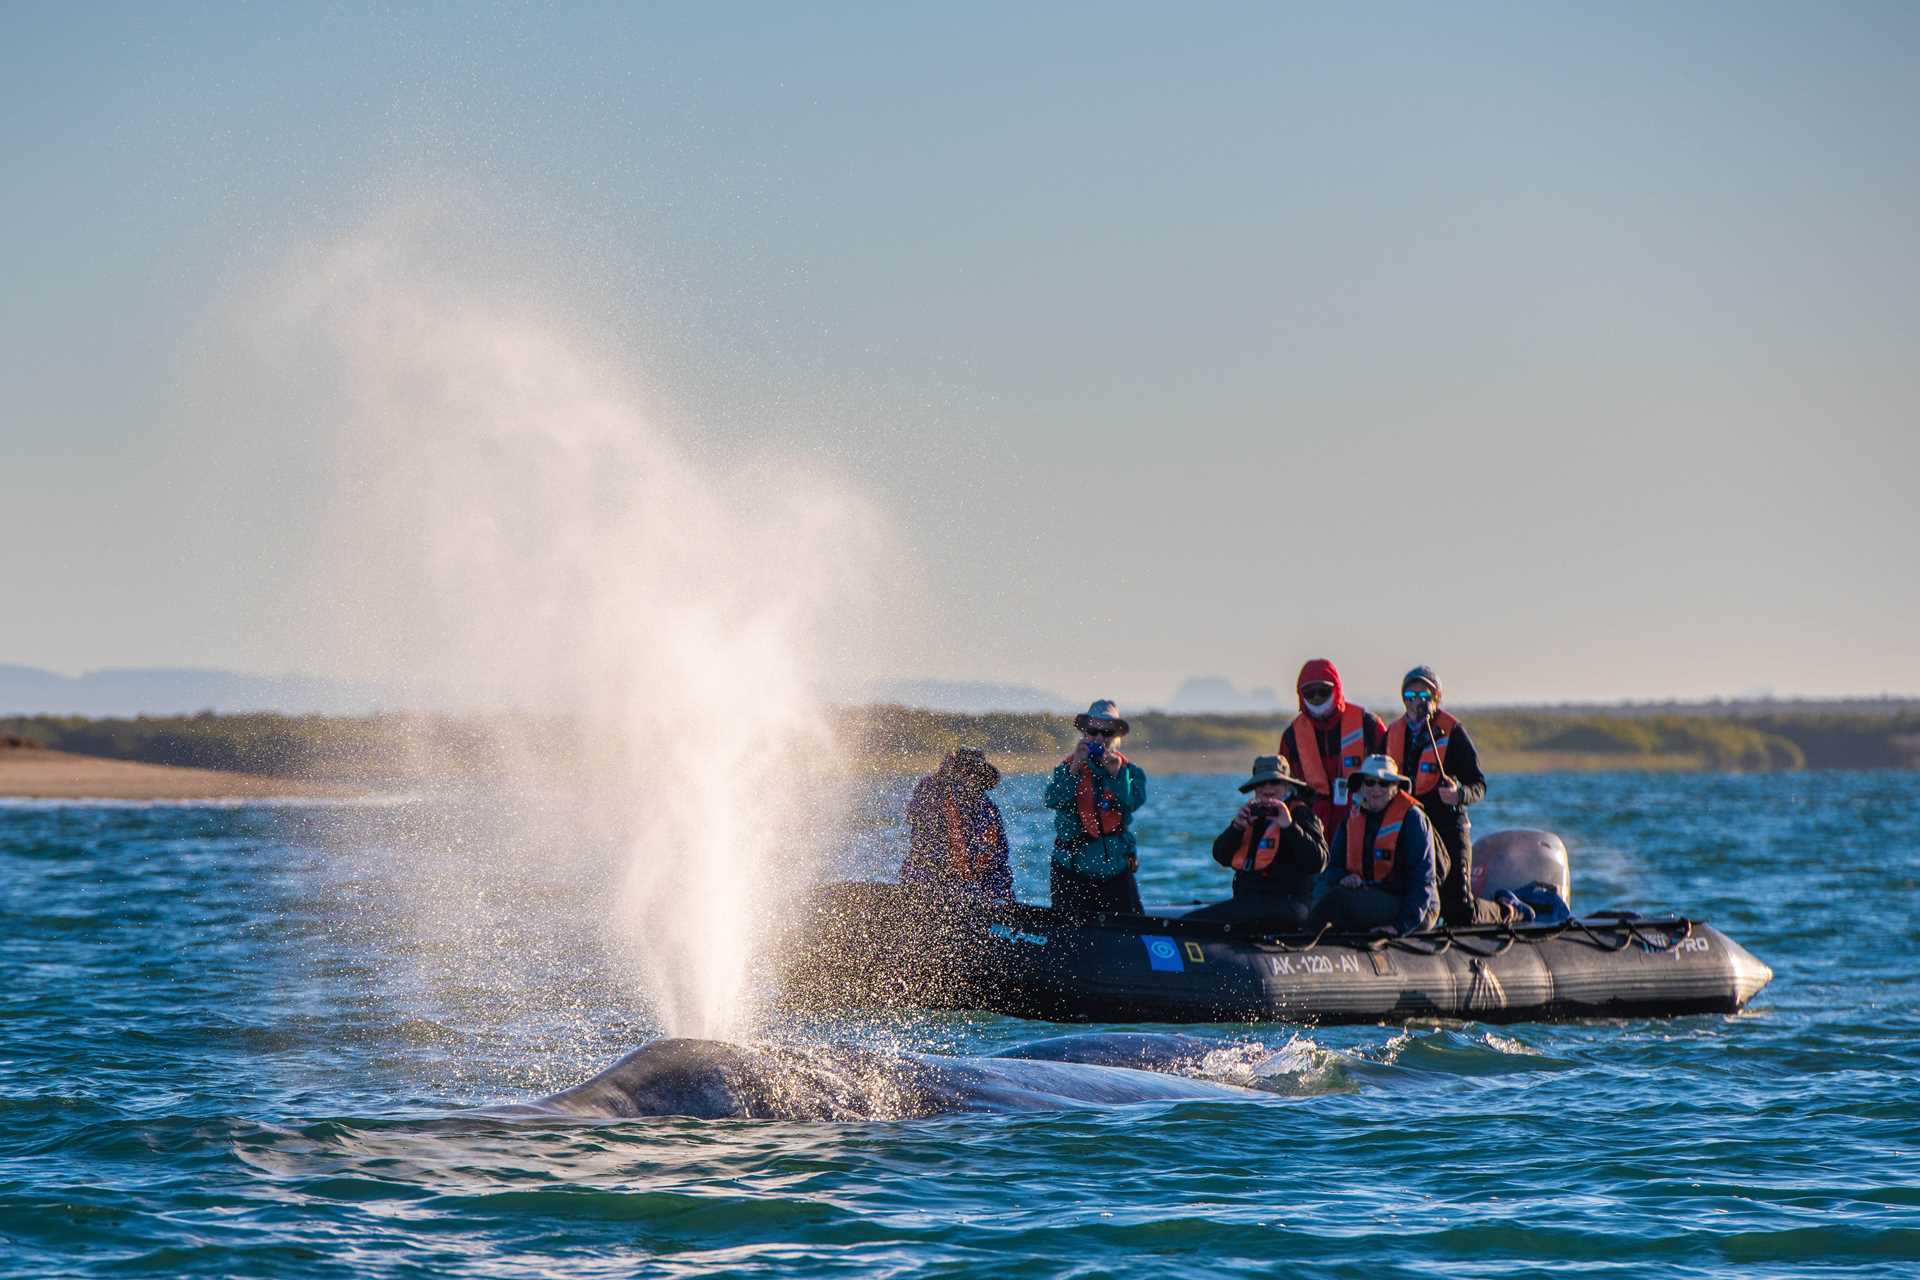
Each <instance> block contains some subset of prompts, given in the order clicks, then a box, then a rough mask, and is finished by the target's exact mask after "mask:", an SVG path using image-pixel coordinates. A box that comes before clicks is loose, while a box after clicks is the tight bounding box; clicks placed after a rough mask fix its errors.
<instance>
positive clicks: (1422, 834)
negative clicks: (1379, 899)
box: [1320, 804, 1440, 933]
mask: <svg viewBox="0 0 1920 1280" xmlns="http://www.w3.org/2000/svg"><path fill="white" fill-rule="evenodd" d="M1381 816H1382V815H1381V814H1378V813H1368V812H1367V811H1366V810H1365V809H1354V810H1352V811H1350V812H1349V813H1348V814H1347V816H1346V819H1345V821H1343V822H1342V823H1341V824H1340V826H1339V827H1338V828H1337V829H1336V830H1335V831H1334V833H1333V839H1332V840H1330V841H1328V842H1327V869H1326V870H1325V871H1323V872H1321V873H1320V884H1321V886H1322V888H1323V890H1331V889H1333V888H1335V887H1337V886H1338V885H1339V883H1340V881H1341V880H1342V879H1343V878H1344V877H1345V876H1346V874H1347V823H1349V822H1354V821H1356V820H1357V821H1361V822H1364V823H1365V824H1366V826H1365V827H1364V828H1363V829H1362V831H1361V837H1362V839H1361V847H1362V848H1365V849H1371V848H1373V838H1374V836H1375V835H1376V834H1377V833H1378V832H1379V830H1380V819H1381ZM1380 887H1381V888H1383V889H1385V890H1386V891H1387V892H1388V893H1391V894H1394V895H1395V896H1396V897H1398V898H1399V899H1400V914H1399V915H1398V916H1396V917H1395V918H1394V922H1393V925H1394V928H1396V929H1398V930H1399V931H1400V932H1401V933H1412V932H1414V931H1415V930H1416V929H1424V928H1426V927H1427V926H1428V925H1430V924H1432V923H1433V922H1434V921H1435V920H1437V919H1438V918H1439V916H1440V888H1439V884H1438V881H1437V874H1436V869H1435V866H1434V854H1433V828H1432V827H1431V826H1430V825H1428V823H1427V817H1426V814H1425V813H1423V812H1422V811H1421V809H1420V806H1419V805H1417V804H1416V805H1413V806H1412V807H1410V808H1409V809H1408V810H1407V816H1406V820H1405V822H1404V823H1403V824H1402V826H1401V828H1400V839H1399V840H1398V841H1397V842H1396V843H1395V845H1394V847H1393V873H1392V874H1391V875H1390V876H1388V877H1387V880H1386V882H1385V883H1384V884H1383V885H1381V886H1380Z"/></svg>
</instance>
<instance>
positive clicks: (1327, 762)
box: [1280, 658, 1387, 831]
mask: <svg viewBox="0 0 1920 1280" xmlns="http://www.w3.org/2000/svg"><path fill="white" fill-rule="evenodd" d="M1323 680H1324V681H1325V682H1327V683H1328V684H1331V685H1332V686H1333V706H1332V707H1331V708H1329V709H1328V711H1327V714H1326V716H1325V718H1323V719H1322V718H1316V717H1315V716H1313V715H1312V714H1310V713H1309V712H1308V711H1307V700H1306V697H1305V696H1304V695H1302V694H1301V693H1300V690H1301V689H1302V688H1303V687H1304V686H1306V685H1310V684H1315V683H1317V682H1319V681H1323ZM1293 690H1294V696H1295V697H1296V698H1298V699H1299V703H1300V714H1299V715H1297V716H1295V717H1294V719H1293V723H1292V724H1290V725H1288V726H1287V731H1286V732H1285V733H1283V734H1281V735H1280V754H1281V755H1283V756H1285V757H1286V758H1287V760H1288V762H1289V763H1291V764H1292V765H1293V768H1294V772H1296V773H1298V774H1299V775H1300V776H1301V777H1302V778H1304V779H1306V781H1307V782H1309V783H1311V784H1312V786H1313V793H1314V794H1313V812H1314V815H1315V816H1316V817H1318V818H1319V819H1320V825H1321V826H1322V827H1323V828H1325V829H1326V830H1328V831H1332V830H1333V829H1334V828H1335V827H1337V826H1339V825H1340V820H1341V819H1342V818H1344V817H1346V816H1347V774H1348V772H1350V771H1351V770H1352V769H1354V768H1356V767H1357V766H1358V765H1359V764H1360V761H1361V760H1362V759H1364V758H1365V757H1367V756H1370V755H1375V754H1378V753H1379V752H1381V751H1384V750H1386V742H1387V726H1386V725H1385V724H1384V723H1383V722H1382V721H1381V719H1380V717H1379V716H1376V715H1374V714H1373V713H1371V712H1370V711H1368V710H1367V709H1366V708H1365V707H1362V706H1357V705H1354V704H1350V703H1349V702H1348V701H1347V694H1346V689H1345V688H1344V687H1343V686H1342V685H1341V683H1340V668H1338V667H1336V666H1334V665H1333V663H1331V662H1329V661H1328V660H1327V659H1325V658H1313V659H1311V660H1309V661H1308V662H1307V663H1306V664H1305V665H1304V666H1302V667H1301V668H1300V678H1299V679H1297V680H1295V681H1294V682H1293ZM1303 744H1304V745H1305V747H1306V750H1304V751H1303V750H1302V749H1301V748H1302V745H1303Z"/></svg>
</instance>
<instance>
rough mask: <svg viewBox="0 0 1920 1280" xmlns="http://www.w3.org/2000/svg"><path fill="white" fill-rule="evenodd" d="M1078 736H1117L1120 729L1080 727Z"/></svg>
mask: <svg viewBox="0 0 1920 1280" xmlns="http://www.w3.org/2000/svg"><path fill="white" fill-rule="evenodd" d="M1080 736H1082V737H1084V738H1117V737H1119V736H1120V731H1119V730H1118V729H1082V730H1081V731H1080Z"/></svg>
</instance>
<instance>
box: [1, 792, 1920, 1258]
mask: <svg viewBox="0 0 1920 1280" xmlns="http://www.w3.org/2000/svg"><path fill="white" fill-rule="evenodd" d="M1038 791H1039V781H1038V780H1037V779H1034V778H1010V779H1009V780H1008V781H1007V782H1006V784H1005V785H1004V786H1003V787H1002V792H1001V794H1002V798H1003V800H1004V802H1005V803H1006V804H1007V807H1008V809H1009V819H1010V823H1009V825H1010V826H1011V827H1012V828H1013V832H1014V835H1015V844H1016V858H1017V860H1019V861H1021V862H1022V863H1023V865H1022V867H1021V870H1020V880H1021V888H1022V891H1023V894H1024V895H1027V896H1037V895H1039V894H1041V893H1042V892H1043V888H1044V880H1045V871H1044V863H1043V854H1042V850H1043V849H1044V839H1045V834H1044V833H1045V823H1044V815H1043V814H1042V813H1041V812H1040V811H1039V809H1038V805H1037V796H1038ZM900 798H901V797H900V794H899V792H898V790H897V789H892V790H887V791H884V792H883V793H881V794H878V795H871V796H866V797H863V798H862V799H860V801H859V802H858V803H857V805H856V806H855V807H856V809H857V811H858V813H859V814H860V815H864V816H862V817H858V818H856V820H855V822H854V823H853V828H854V829H853V830H852V831H851V832H850V835H849V848H850V850H851V852H850V854H849V856H848V868H849V869H851V870H857V869H859V868H860V867H861V866H863V865H872V864H883V863H885V862H887V861H890V860H891V858H892V857H893V853H892V841H893V838H894V836H895V835H896V834H897V833H896V831H895V829H894V828H893V827H892V826H891V814H892V812H893V811H894V809H895V808H896V807H897V803H898V801H899V799H900ZM1237 800H1238V797H1237V796H1236V795H1235V794H1234V792H1233V791H1232V786H1231V781H1230V780H1227V779H1221V778H1205V777H1185V778H1156V779H1155V780H1154V795H1153V802H1152V804H1151V806H1150V807H1149V809H1148V810H1147V811H1146V812H1145V813H1143V815H1142V819H1143V820H1142V823H1141V832H1142V836H1143V844H1144V845H1145V847H1146V856H1145V858H1144V862H1145V866H1144V868H1143V870H1144V873H1145V874H1144V876H1143V880H1144V888H1145V891H1146V896H1147V898H1148V900H1149V901H1154V900H1160V901H1171V900H1177V899H1189V898H1193V897H1196V896H1207V895H1210V894H1212V893H1213V892H1214V891H1216V890H1219V891H1224V882H1225V878H1226V877H1225V875H1224V873H1221V872H1219V871H1218V869H1217V868H1215V867H1214V866H1213V864H1212V863H1211V862H1210V861H1209V860H1208V858H1207V855H1206V846H1207V843H1208V842H1209V841H1210V839H1211V837H1212V834H1213V832H1214V831H1215V830H1217V829H1218V825H1219V823H1220V822H1221V821H1223V820H1224V818H1225V816H1226V815H1227V814H1229V813H1230V812H1231V811H1232V809H1233V808H1234V807H1235V805H1236V803H1237ZM1917 809H1920V778H1916V777H1914V776H1913V775H1907V774H1860V775H1838V776H1821V775H1794V776H1773V777H1699V776H1683V777H1671V776H1638V775H1633V776H1629V775H1611V776H1604V775H1589V776H1577V777H1576V776H1562V777H1554V776H1547V777H1535V778H1501V779H1497V780H1496V784H1495V789H1494V794H1493V795H1492V796H1491V797H1490V798H1489V800H1488V802H1487V803H1486V804H1485V805H1483V806H1482V807H1481V808H1480V809H1479V810H1478V811H1477V820H1476V827H1477V828H1478V829H1479V830H1480V831H1481V832H1482V833H1485V832H1487V831H1491V830H1494V829H1497V828H1498V827H1501V826H1514V825H1528V826H1545V827H1550V828H1552V829H1555V830H1558V831H1560V832H1561V833H1562V834H1563V835H1565V836H1566V838H1567V842H1568V844H1569V845H1570V846H1571V847H1572V848H1573V850H1574V857H1575V859H1576V861H1575V873H1574V874H1575V897H1576V906H1577V907H1580V908H1582V909H1587V910H1591V909H1595V908H1599V907H1604V906H1616V905H1617V906H1633V907H1637V908H1640V909H1643V910H1654V909H1659V908H1666V907H1673V908H1679V909H1683V910H1686V911H1687V912H1689V913H1690V914H1693V915H1696V916H1704V917H1707V918H1710V919H1711V920H1712V921H1713V922H1714V923H1715V924H1717V925H1719V926H1720V927H1721V928H1723V929H1724V930H1726V931H1727V932H1728V933H1730V934H1731V935H1733V936H1734V937H1735V938H1737V939H1739V940H1740V941H1741V942H1743V943H1745V944H1746V945H1747V946H1748V947H1749V948H1751V949H1752V950H1753V951H1754V952H1755V953H1756V954H1757V955H1759V956H1760V957H1761V958H1762V959H1764V960H1766V961H1767V962H1768V963H1770V964H1771V965H1772V966H1773V967H1774V970H1775V973H1776V978H1775V980H1774V983H1773V985H1772V986H1771V987H1769V988H1768V989H1767V990H1766V991H1765V992H1764V993H1762V995H1761V997H1760V999H1759V1001H1758V1002H1757V1005H1756V1007H1755V1009H1754V1010H1753V1011H1752V1012H1750V1013H1748V1014H1747V1015H1745V1016H1742V1017H1738V1018H1688V1019H1681V1020H1677V1021H1642V1022H1627V1023H1605V1024H1583V1025H1572V1026H1541V1025H1527V1026H1518V1027H1503V1028H1498V1029H1494V1028H1489V1027H1485V1026H1479V1025H1474V1024H1462V1025H1427V1026H1416V1027H1411V1028H1393V1027H1370V1028H1369V1027H1359V1028H1340V1029H1336V1030H1292V1029H1288V1028H1283V1027H1272V1026H1268V1027H1211V1028H1201V1029H1198V1030H1199V1031H1200V1032H1201V1034H1203V1035H1205V1036H1208V1037H1210V1038H1212V1039H1216V1040H1218V1041H1219V1042H1220V1045H1221V1050H1222V1052H1221V1053H1220V1055H1219V1058H1220V1063H1221V1067H1220V1069H1221V1070H1222V1071H1223V1072H1226V1073H1228V1074H1230V1075H1231V1076H1232V1078H1235V1079H1238V1080H1240V1081H1241V1082H1242V1083H1250V1084H1254V1085H1256V1086H1257V1087H1259V1088H1260V1089H1262V1090H1263V1091H1264V1092H1265V1094H1266V1097H1265V1098H1263V1099H1260V1100H1255V1101H1252V1102H1214V1101H1209V1102H1202V1103H1194V1102H1187V1103H1177V1104H1164V1103H1163V1104H1152V1105H1146V1106H1132V1107H1119V1108H1109V1109H1097V1108H1088V1109H1080V1110H1073V1111H1066V1112H1053V1113H1041V1114H1020V1115H999V1116H996V1115H963V1116H953V1117H946V1118H941V1119H935V1120H925V1121H914V1122H871V1123H852V1124H834V1125H825V1124H819V1125H801V1124H785V1123H764V1122H748V1121H737V1122H721V1123H703V1122H697V1121H682V1120H649V1121H640V1122H630V1123H623V1124H605V1123H600V1124H563V1123H559V1122H558V1121H555V1122H551V1123H549V1122H546V1121H540V1122H535V1123H510V1122H507V1121H504V1120H501V1119H496V1118H487V1117H481V1116H475V1115H472V1114H462V1109H463V1108H470V1107H473V1106H475V1105H480V1104H486V1103H493V1102H500V1101H506V1100H511V1099H516V1098H526V1097H528V1096H532V1095H536V1094H539V1093H544V1092H548V1091H551V1090H553V1089H557V1088H559V1087H561V1086H563V1085H566V1084H571V1083H574V1082H576V1081H578V1080H580V1079H582V1078H584V1077H585V1076H587V1075H589V1074H591V1073H592V1072H593V1071H595V1070H598V1069H599V1068H600V1067H601V1066H604V1065H605V1064H606V1063H607V1062H608V1061H609V1060H611V1059H612V1058H613V1057H615V1056H617V1055H618V1054H620V1053H623V1052H625V1051H626V1050H627V1049H630V1048H632V1047H634V1046H635V1045H637V1044H639V1043H641V1042H642V1041H644V1040H645V1039H646V1038H647V1037H648V1036H649V1035H651V1034H652V1029H651V1028H650V1027H649V1025H648V1022H647V1016H646V1013H645V1010H644V1008H643V1007H642V1004H641V1002H640V1001H639V999H638V998H637V997H636V996H635V995H634V994H633V993H632V992H631V991H629V990H627V989H626V987H625V985H624V984H623V983H621V982H620V981H618V980H616V979H615V978H614V977H612V976H611V974H610V972H609V969H608V966H607V965H606V963H605V962H604V961H603V960H601V959H600V957H601V956H602V955H604V954H605V947H604V939H603V938H602V937H601V936H600V933H599V930H598V926H597V925H596V923H595V920H596V919H597V913H596V910H595V907H594V904H595V902H596V901H598V900H599V899H598V897H597V895H596V885H597V884H598V883H599V880H598V877H599V876H602V875H603V874H604V873H605V869H606V867H605V862H604V860H603V859H601V858H600V857H599V856H598V855H596V854H595V853H594V851H592V850H586V851H580V850H572V851H563V850H560V849H559V848H557V847H556V848H555V849H543V850H525V849H511V848H502V847H498V846H497V843H496V842H491V841H489V840H488V839H487V838H486V837H485V836H484V834H481V833H479V832H477V831H476V829H475V826H474V824H472V823H471V822H466V821H462V822H459V823H449V822H444V821H442V820H441V817H442V815H439V814H436V813H434V812H432V811H431V809H430V808H428V809H422V808H419V807H400V808H394V809H389V810H362V811H351V812H330V811H326V810H317V809H267V808H245V807H242V808H209V807H173V808H169V807H137V806H68V805H35V804H12V805H0V885H4V888H5V894H4V918H0V975H4V977H5V986H4V989H3V990H0V1272H5V1273H7V1274H19V1275H88V1276H93V1275H104V1274H114V1275H129V1274H166V1275H175V1274H187V1275H221V1276H226V1275H260V1276H309V1275H312V1276H320V1275H326V1276H347V1275H353V1276H360V1275H395V1276H400V1275H418V1276H445V1275H487V1276H513V1275H526V1276H533V1275H556V1276H574V1275H578V1276H603V1275H605V1276H614V1275H632V1274H642V1273H645V1274H666V1275H678V1274H694V1273H725V1274H756V1273H757V1274H780V1275H798V1276H807V1275H842V1274H845V1275H870V1274H876V1273H881V1274H918V1273H928V1274H938V1275H943V1276H957V1275H972V1274H977V1275H982V1276H988V1275H991V1276H1004V1275H1017V1274H1029V1275H1105V1274H1119V1273H1126V1274H1134V1275H1165V1274H1183V1275H1184V1274H1207V1275H1270V1274H1275V1273H1279V1272H1284V1273H1290V1274H1302V1275H1349V1274H1374V1275H1390V1274H1407V1275H1412V1274H1416V1273H1417V1274H1422V1275H1432V1274H1447V1275H1461V1276H1485V1275H1493V1274H1500V1275H1548V1274H1556V1275H1558V1274H1564V1273H1568V1272H1575V1273H1582V1274H1586V1273H1607V1274H1622V1275H1624V1274H1628V1273H1632V1274H1635V1275H1647V1274H1658V1275H1676V1276H1687V1275H1727V1276H1732V1275H1741V1276H1747V1275H1782V1276H1784V1275H1793V1276H1801V1275H1849V1276H1854V1275H1859V1276H1865V1275H1910V1274H1912V1273H1913V1271H1914V1266H1915V1262H1916V1261H1917V1260H1920V1044H1916V1041H1917V1040H1920V977H1917V976H1916V964H1915V961H1916V958H1920V946H1917V945H1916V944H1917V943H1920V912H1916V910H1915V903H1916V897H1915V890H1916V880H1917V879H1920V834H1917V833H1920V826H1916V822H1915V818H1914V814H1915V812H1916V810H1917ZM1056 1030H1059V1028H1054V1027H1049V1026H1039V1025H1035V1024H1028V1023H1019V1022H1014V1021H1012V1020H1008V1019H1000V1018H993V1017H979V1018H972V1019H967V1018H955V1017H940V1018H932V1017H929V1018H926V1019H923V1020H921V1021H918V1022H913V1023H908V1024H905V1025H897V1026H884V1027H883V1026H872V1025H867V1026H855V1027H838V1028H814V1029H812V1032H811V1033H812V1034H827V1035H835V1036H841V1037H846V1038H853V1039H859V1040H861V1041H863V1042H864V1043H868V1044H888V1043H893V1044H899V1045H902V1046H907V1047H918V1048H934V1049H942V1050H946V1051H952V1052H962V1053H965V1052H974V1051H981V1050H991V1049H993V1048H998V1047H1002V1046H1006V1045H1010V1044H1015V1043H1018V1042H1020V1041H1022V1040H1026V1039H1031V1038H1034V1037H1036V1036H1039V1035H1045V1034H1048V1033H1050V1032H1053V1031H1056Z"/></svg>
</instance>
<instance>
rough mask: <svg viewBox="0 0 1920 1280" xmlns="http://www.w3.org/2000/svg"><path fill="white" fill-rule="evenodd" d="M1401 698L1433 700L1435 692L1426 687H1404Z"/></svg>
mask: <svg viewBox="0 0 1920 1280" xmlns="http://www.w3.org/2000/svg"><path fill="white" fill-rule="evenodd" d="M1400 698H1401V700H1402V701H1404V702H1432V701H1433V694H1432V693H1431V692H1429V691H1428V690H1426V689H1403V690H1401V692H1400Z"/></svg>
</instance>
